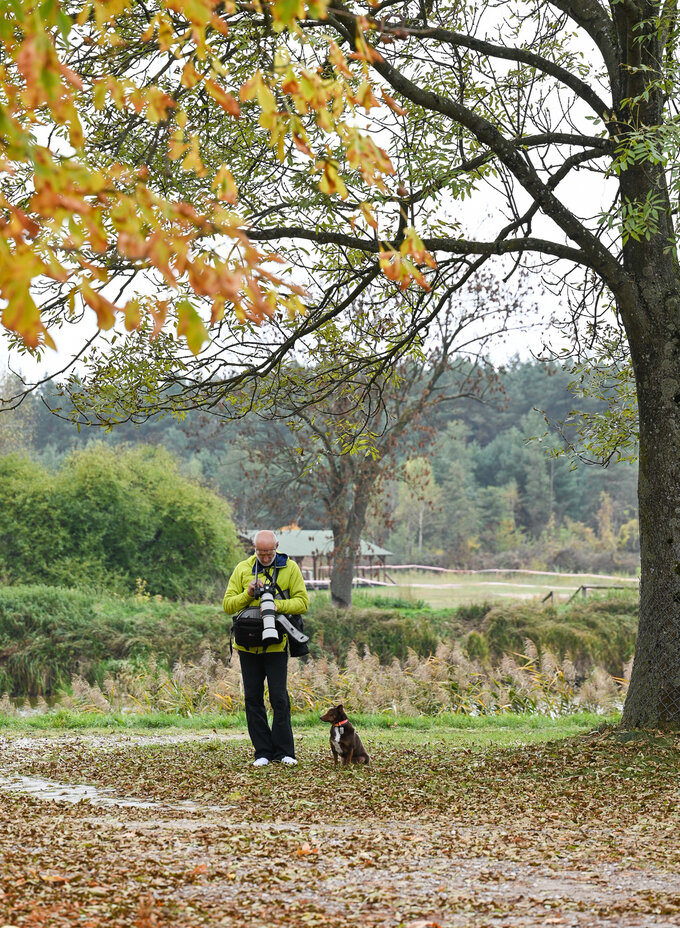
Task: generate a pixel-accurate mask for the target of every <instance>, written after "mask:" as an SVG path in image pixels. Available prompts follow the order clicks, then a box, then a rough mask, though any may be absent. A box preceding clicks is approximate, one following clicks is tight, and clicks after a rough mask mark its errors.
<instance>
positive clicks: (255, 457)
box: [0, 359, 639, 601]
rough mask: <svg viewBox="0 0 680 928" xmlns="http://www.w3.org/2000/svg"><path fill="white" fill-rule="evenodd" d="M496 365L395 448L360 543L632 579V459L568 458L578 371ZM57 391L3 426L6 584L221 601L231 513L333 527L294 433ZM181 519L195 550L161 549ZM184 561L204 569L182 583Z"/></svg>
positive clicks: (441, 562)
mask: <svg viewBox="0 0 680 928" xmlns="http://www.w3.org/2000/svg"><path fill="white" fill-rule="evenodd" d="M9 376H10V375H8V374H5V378H6V379H7V378H9ZM484 376H485V377H486V378H487V380H488V381H489V383H490V384H491V385H492V387H491V389H488V390H487V391H486V392H485V393H484V394H483V395H481V396H463V397H460V398H458V399H454V400H452V401H442V402H438V403H433V404H431V405H430V406H428V407H427V408H426V409H425V410H424V411H423V413H422V415H421V416H420V417H419V418H418V421H417V422H414V423H413V425H412V428H411V430H410V434H409V435H407V436H405V437H404V438H403V440H401V441H400V442H398V443H397V444H396V446H394V447H391V448H390V449H389V451H388V453H387V454H386V456H385V460H384V462H383V465H384V466H382V467H381V468H380V470H379V471H378V477H377V479H375V480H374V482H373V484H372V486H371V494H370V501H369V506H368V511H367V514H366V525H365V531H364V533H363V535H364V537H366V538H367V539H368V540H370V541H373V542H377V543H379V544H380V545H382V546H384V547H386V548H388V549H389V550H390V551H392V552H393V557H392V558H391V562H392V563H417V564H423V565H435V566H440V567H448V568H469V569H478V568H485V567H499V568H518V567H525V568H530V569H550V570H553V569H554V570H563V571H589V572H602V573H610V572H613V571H616V572H617V573H621V572H628V573H635V572H636V571H637V568H638V561H639V535H638V529H637V508H636V479H637V474H636V467H635V465H634V464H632V463H630V462H628V461H620V462H617V463H616V464H611V465H610V466H608V467H604V466H597V465H594V464H587V463H584V462H583V461H582V460H579V459H578V458H577V457H575V456H574V454H569V453H565V451H564V444H563V441H562V439H561V437H560V432H561V431H562V432H563V431H564V426H565V423H568V421H569V417H570V413H571V409H572V406H573V405H574V402H575V399H574V396H573V395H572V393H571V392H570V390H569V389H568V386H569V383H570V382H571V380H572V379H573V377H572V374H571V373H570V372H569V370H568V369H566V368H562V367H559V366H557V365H555V364H547V363H543V362H539V361H536V360H531V361H527V360H520V359H514V360H513V361H511V362H510V363H509V364H507V365H506V366H503V367H500V366H499V367H493V366H492V365H490V364H487V365H486V368H485V370H484ZM63 402H64V401H63V400H59V398H57V397H54V396H49V395H43V396H40V395H35V394H34V395H32V396H30V397H28V398H27V399H26V400H25V401H24V403H23V404H22V405H21V406H20V407H18V409H16V410H14V411H11V412H7V413H6V414H4V415H3V417H2V419H1V420H0V456H1V458H0V468H1V469H2V471H3V480H2V484H1V485H2V488H3V489H2V494H1V495H0V509H1V511H2V513H1V515H2V524H3V531H2V535H3V540H4V544H3V546H2V549H1V550H2V554H0V559H1V562H2V566H1V569H2V571H3V573H4V577H5V581H6V582H51V583H58V584H65V585H74V586H78V585H79V584H85V585H89V584H92V583H94V584H97V585H99V586H102V587H103V588H106V587H109V588H112V589H122V590H127V591H134V590H135V584H136V582H137V580H138V579H139V578H141V579H143V581H144V583H145V584H147V585H148V589H149V592H151V593H152V594H160V595H164V596H169V597H170V598H173V597H176V596H178V595H182V596H184V597H188V598H190V599H191V598H193V599H194V600H197V601H200V600H201V599H203V598H206V597H207V598H210V597H214V596H215V595H217V590H218V589H219V587H220V585H221V583H222V580H223V578H224V575H225V574H226V573H227V572H228V570H229V569H231V566H232V565H233V563H234V560H235V558H236V552H238V551H239V550H240V549H239V547H238V543H237V542H236V539H235V535H234V530H233V526H232V521H233V523H234V525H235V526H236V527H237V528H238V529H239V530H241V531H250V530H252V529H254V528H258V527H260V526H273V527H274V528H281V527H283V526H287V525H292V524H297V525H299V526H300V527H303V528H307V529H314V528H328V509H327V506H325V505H324V498H325V494H326V489H325V482H326V480H327V476H328V474H327V469H326V468H325V467H324V466H323V463H322V462H321V461H319V459H318V458H315V453H314V449H313V448H312V449H311V450H310V449H309V448H307V447H306V446H305V436H304V434H303V433H302V432H301V430H300V429H297V430H291V429H290V428H289V427H288V426H287V424H286V423H285V422H283V421H267V420H263V419H258V418H257V417H248V418H247V419H243V420H236V421H231V422H229V421H224V420H218V419H214V418H210V417H208V416H206V415H205V414H204V413H198V412H195V413H189V414H187V415H186V417H185V418H184V419H183V420H182V421H178V420H177V419H171V418H169V417H168V418H165V419H162V420H161V421H156V422H147V423H145V424H144V425H143V426H141V427H133V426H131V425H119V426H117V427H116V428H115V429H113V430H112V431H110V432H108V433H107V432H106V431H105V430H103V429H99V428H95V427H90V428H81V429H78V428H76V427H75V426H74V425H73V423H72V422H70V421H68V418H67V417H68V412H69V410H68V407H67V406H66V405H65V404H64V406H63V407H62V408H61V410H60V413H59V415H55V414H53V413H52V412H50V411H49V408H48V407H49V406H51V407H54V406H55V405H59V404H60V403H63ZM591 406H593V401H591ZM593 408H594V407H593ZM305 451H306V452H307V453H306V457H305ZM301 452H302V456H303V462H304V461H308V463H304V466H303V467H302V469H300V453H301ZM16 455H18V456H19V459H18V460H17V458H16ZM11 456H14V457H11ZM367 456H370V451H368V450H362V449H361V448H358V449H355V452H354V454H353V455H350V456H349V457H353V458H356V459H357V460H359V461H360V460H361V459H362V458H365V457H367ZM291 461H293V462H294V466H293V465H291ZM296 487H297V488H299V489H296ZM41 494H42V495H41ZM40 500H41V501H42V502H39V501H40ZM88 500H89V506H90V508H89V509H88V502H87V501H88ZM78 507H80V509H78ZM173 507H175V508H174V509H173ZM177 507H179V509H181V518H180V514H179V509H178V508H177ZM27 512H31V513H32V516H31V518H28V517H27V516H26V513H27ZM107 519H108V520H109V521H108V525H106V524H105V523H106V520H107ZM177 519H180V522H179V523H177V524H181V525H182V528H181V530H179V529H178V530H177V532H176V536H177V540H176V544H178V545H180V546H181V545H184V546H185V550H184V552H183V556H182V557H181V558H180V556H179V555H177V554H175V555H164V556H160V555H159V552H161V551H163V550H166V551H167V550H168V546H169V548H172V547H173V541H172V539H171V537H170V535H171V523H172V522H176V520H177ZM145 520H146V524H144V525H142V523H144V522H145ZM189 523H191V525H192V527H193V529H192V532H190V533H187V531H186V526H187V524H189ZM161 527H162V531H163V535H162V536H161ZM36 533H37V534H36ZM107 533H108V535H107ZM112 533H114V534H115V533H117V535H116V540H115V543H112V539H113V534H112ZM109 536H110V537H109ZM186 546H189V548H192V546H193V547H195V549H196V551H200V552H201V559H200V562H199V561H197V560H196V559H192V557H187V556H186V555H187V551H188V550H189V549H188V548H186ZM22 551H24V552H30V556H27V557H26V558H25V559H24V560H22V553H21V552H22ZM36 551H40V552H42V555H41V557H40V558H36V557H35V553H36ZM104 552H106V555H104ZM116 552H125V553H124V554H123V553H121V554H120V556H118V555H117V554H116ZM154 552H155V553H154ZM189 553H190V552H189ZM66 554H67V556H66ZM172 556H174V557H175V561H176V562H177V563H179V561H180V560H181V561H182V563H183V564H184V565H185V566H184V567H183V568H182V569H183V570H185V571H189V572H191V570H192V569H193V570H194V571H197V570H198V569H200V570H202V571H203V577H200V576H198V575H196V576H192V577H191V578H189V577H188V576H182V577H181V578H180V577H179V575H177V576H175V577H174V578H173V577H172V576H171V574H172V569H170V568H168V567H167V566H164V565H165V561H166V560H167V558H168V557H170V558H171V557H172ZM24 561H25V563H24ZM192 561H193V565H194V566H193V568H192V567H191V566H188V565H191V564H192ZM50 563H52V564H53V566H52V567H50V566H49V564H50ZM220 564H222V567H221V568H220ZM22 565H23V566H22ZM46 565H48V566H46ZM173 569H176V568H173Z"/></svg>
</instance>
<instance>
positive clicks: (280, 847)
mask: <svg viewBox="0 0 680 928" xmlns="http://www.w3.org/2000/svg"><path fill="white" fill-rule="evenodd" d="M364 741H365V742H366V744H367V747H368V748H369V750H370V752H371V759H372V764H371V766H370V767H368V768H364V767H352V768H348V769H344V768H342V767H337V768H335V767H334V766H333V764H332V761H331V757H330V752H329V750H328V746H327V741H326V738H325V734H324V733H323V732H321V730H319V732H318V733H317V732H313V733H306V734H305V735H304V736H303V741H302V744H301V746H300V751H299V754H300V758H301V762H300V764H299V766H298V767H296V768H293V769H288V768H285V767H281V766H279V765H276V766H274V765H272V766H270V767H266V768H260V769H253V768H252V767H251V766H250V762H251V749H250V746H249V744H248V742H247V741H246V740H244V739H243V737H242V735H239V734H238V733H237V734H226V735H225V734H221V735H219V736H218V735H210V736H208V735H201V736H191V735H182V736H179V737H176V738H168V737H167V736H157V737H154V736H146V737H143V738H142V737H138V736H134V735H132V736H131V735H126V736H121V735H105V736H93V735H90V734H86V735H76V734H60V735H55V736H52V737H44V736H43V737H40V736H36V735H30V736H28V737H27V736H25V735H23V734H16V733H14V734H10V735H8V736H5V737H3V738H2V739H0V748H1V751H0V757H1V760H0V814H1V815H2V828H1V829H0V856H1V861H2V862H1V865H0V878H1V882H0V926H3V928H6V926H17V928H23V926H43V925H44V926H50V928H62V926H68V928H71V926H82V928H97V926H111V928H117V926H134V928H163V926H167V928H170V926H172V928H202V926H211V928H212V926H234V928H236V926H243V925H248V926H260V925H261V926H266V925H272V926H279V925H281V926H283V925H285V926H313V925H320V926H321V925H322V926H328V928H339V926H347V925H357V926H359V925H360V926H362V928H373V926H385V928H388V926H389V928H397V926H411V928H425V926H447V928H448V926H451V928H454V926H470V928H481V926H499V928H501V926H508V928H510V926H521V928H525V926H538V925H541V926H570V925H571V926H577V925H578V926H589V928H590V926H604V925H607V926H609V925H611V926H625V928H628V926H630V928H633V926H635V928H637V926H655V928H657V926H665V925H668V926H670V925H674V926H675V925H678V924H679V923H680V845H679V842H678V831H679V825H680V822H679V818H680V816H679V813H678V790H679V787H680V773H679V771H678V748H679V747H680V742H678V741H674V740H673V739H671V738H663V737H661V736H655V735H653V734H641V735H637V736H626V735H625V734H622V733H615V732H612V731H609V730H605V731H600V732H596V733H592V734H589V735H583V736H579V737H576V738H572V739H567V740H563V741H553V742H547V743H543V744H532V745H522V746H515V747H510V748H503V749H498V748H493V747H492V748H488V747H485V748H484V749H480V748H474V747H473V748H470V747H462V746H460V745H459V744H458V743H456V742H455V741H453V740H452V739H451V738H447V737H445V736H442V735H436V734H432V733H430V734H422V733H421V734H420V735H416V734H414V733H412V732H393V731H388V732H375V733H370V735H369V737H367V738H364ZM20 776H23V777H25V778H36V777H39V778H43V779H44V780H49V781H53V782H54V783H58V784H65V783H72V784H90V785H94V786H96V787H98V790H95V791H93V792H92V795H91V799H90V800H89V801H81V802H77V803H74V802H69V801H66V800H67V799H68V798H69V797H68V796H66V797H64V798H62V799H55V798H53V796H50V795H49V791H48V790H46V789H45V784H44V783H43V784H42V792H38V793H37V794H31V795H29V794H26V793H25V792H20V791H18V790H17V787H21V788H22V789H29V788H30V786H31V783H33V784H34V785H35V784H36V782H37V781H33V780H31V779H24V780H19V779H18V778H19V777H20ZM38 785H39V784H38ZM76 795H77V794H75V793H74V795H72V796H71V797H70V798H71V799H73V798H76ZM125 800H127V801H140V800H141V801H143V802H144V803H145V804H143V805H141V806H137V805H134V804H131V805H127V804H125ZM119 803H122V804H119Z"/></svg>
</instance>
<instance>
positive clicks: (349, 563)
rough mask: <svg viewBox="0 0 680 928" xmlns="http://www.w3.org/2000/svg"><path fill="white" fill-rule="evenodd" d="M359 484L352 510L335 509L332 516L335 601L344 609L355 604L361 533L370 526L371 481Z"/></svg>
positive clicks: (355, 490)
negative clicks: (353, 594) (353, 599)
mask: <svg viewBox="0 0 680 928" xmlns="http://www.w3.org/2000/svg"><path fill="white" fill-rule="evenodd" d="M358 483H359V485H357V484H355V486H354V494H353V501H352V505H351V507H350V508H349V510H348V511H344V512H343V511H342V510H341V509H339V508H338V509H336V510H335V517H331V528H332V530H333V566H332V568H331V584H330V586H331V602H332V603H333V605H334V606H337V607H338V608H340V609H347V608H348V607H349V606H351V605H352V582H353V580H354V565H355V563H356V559H357V555H358V554H359V551H360V548H361V533H362V532H363V530H364V526H365V525H366V510H367V509H368V499H369V488H370V484H369V483H367V482H366V481H358Z"/></svg>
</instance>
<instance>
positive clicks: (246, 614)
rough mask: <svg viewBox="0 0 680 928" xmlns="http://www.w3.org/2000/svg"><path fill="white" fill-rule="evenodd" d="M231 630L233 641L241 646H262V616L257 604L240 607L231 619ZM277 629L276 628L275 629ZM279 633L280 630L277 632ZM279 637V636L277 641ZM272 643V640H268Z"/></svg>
mask: <svg viewBox="0 0 680 928" xmlns="http://www.w3.org/2000/svg"><path fill="white" fill-rule="evenodd" d="M231 630H232V632H233V634H234V641H235V642H236V644H237V645H238V646H239V647H241V648H261V647H262V616H261V615H260V607H259V606H248V607H247V608H246V609H242V610H241V611H240V612H239V613H238V614H237V615H235V616H234V618H233V620H232V626H231ZM277 631H278V629H277ZM279 635H280V632H279ZM280 640H281V638H280V637H279V641H280ZM269 643H270V644H274V643H275V642H274V641H270V642H269Z"/></svg>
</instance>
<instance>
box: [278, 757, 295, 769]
mask: <svg viewBox="0 0 680 928" xmlns="http://www.w3.org/2000/svg"><path fill="white" fill-rule="evenodd" d="M281 763H282V764H287V765H288V766H289V767H294V766H295V765H296V764H297V761H296V760H295V758H294V757H289V756H288V755H287V754H286V756H285V757H282V758H281Z"/></svg>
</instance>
